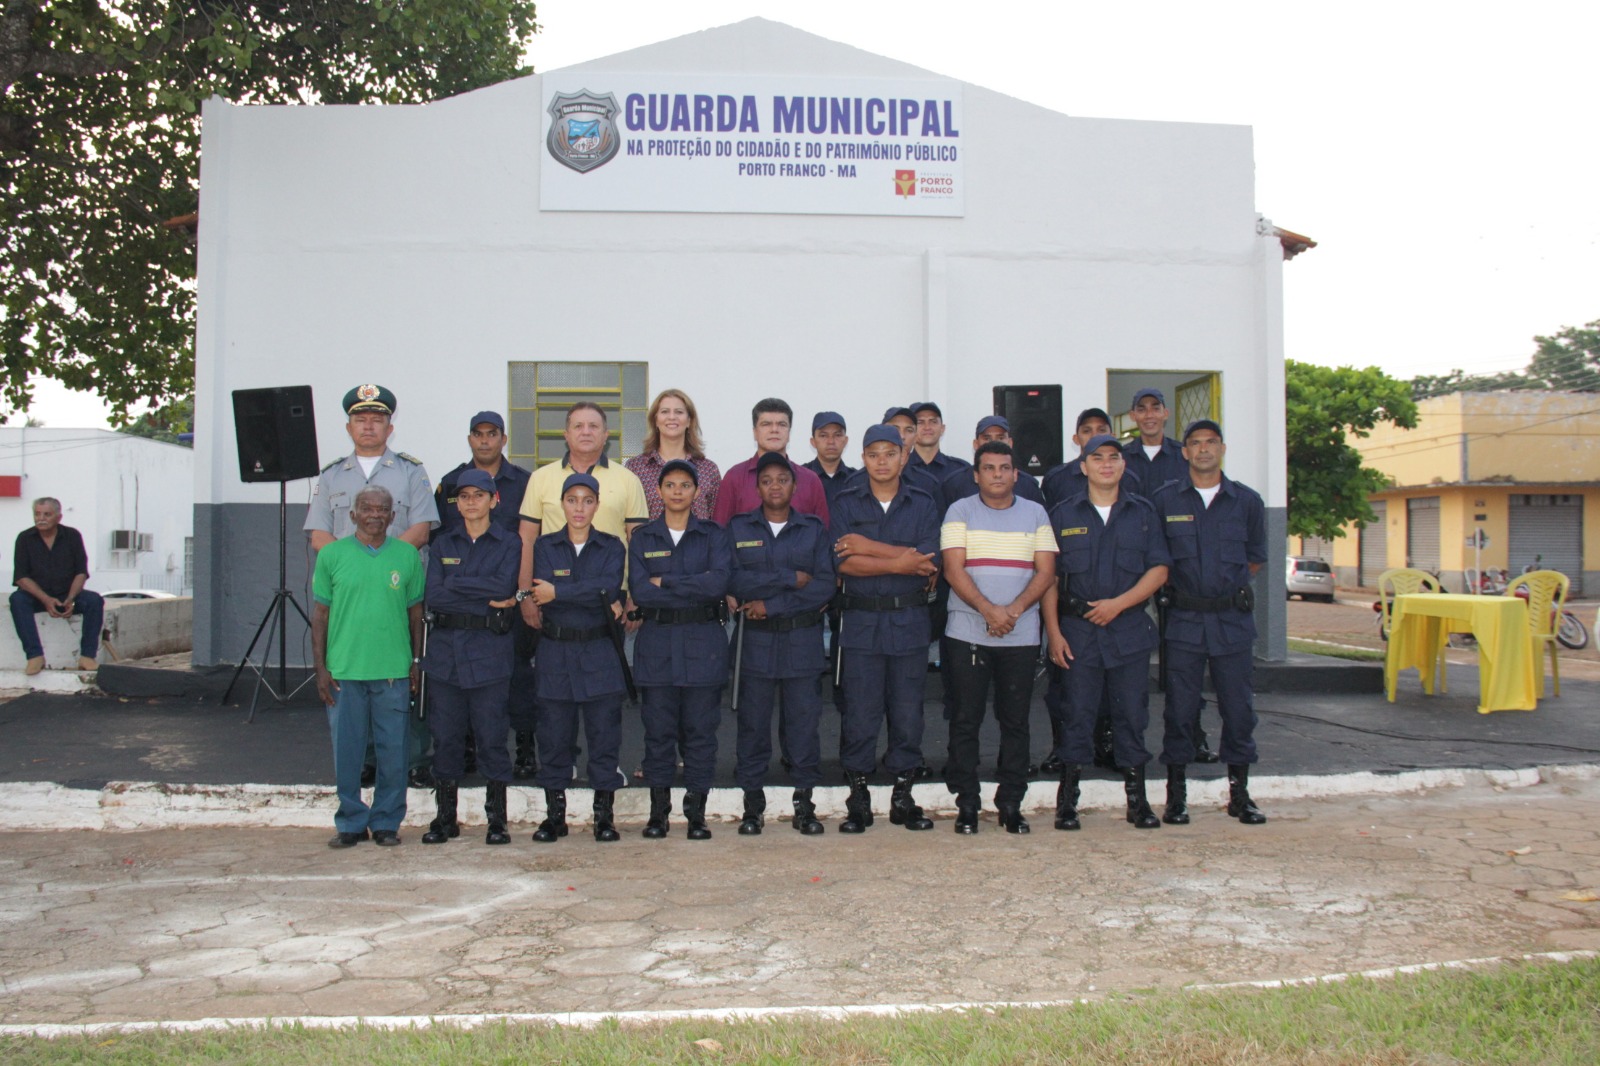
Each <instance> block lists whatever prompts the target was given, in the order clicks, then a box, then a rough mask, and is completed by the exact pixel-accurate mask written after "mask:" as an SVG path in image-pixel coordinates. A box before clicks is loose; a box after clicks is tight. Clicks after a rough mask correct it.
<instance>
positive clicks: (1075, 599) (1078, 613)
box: [1056, 593, 1150, 618]
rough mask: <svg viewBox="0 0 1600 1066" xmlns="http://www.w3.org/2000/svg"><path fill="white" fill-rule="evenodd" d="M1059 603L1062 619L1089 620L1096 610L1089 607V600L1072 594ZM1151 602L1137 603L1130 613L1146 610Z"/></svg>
mask: <svg viewBox="0 0 1600 1066" xmlns="http://www.w3.org/2000/svg"><path fill="white" fill-rule="evenodd" d="M1057 602H1058V603H1059V605H1060V606H1059V609H1058V610H1057V611H1056V613H1057V614H1058V615H1059V616H1060V617H1062V618H1087V617H1088V615H1089V612H1090V611H1092V610H1094V608H1093V607H1091V606H1089V601H1088V600H1086V599H1084V598H1083V597H1082V596H1074V595H1072V594H1070V593H1067V594H1064V595H1063V596H1062V597H1061V599H1060V600H1059V601H1057ZM1149 602H1150V601H1149V600H1144V601H1141V602H1139V603H1136V604H1134V605H1133V606H1132V607H1129V608H1128V611H1142V610H1144V608H1145V605H1146V604H1148V603H1149ZM1128 611H1124V612H1122V613H1123V614H1127V613H1128Z"/></svg>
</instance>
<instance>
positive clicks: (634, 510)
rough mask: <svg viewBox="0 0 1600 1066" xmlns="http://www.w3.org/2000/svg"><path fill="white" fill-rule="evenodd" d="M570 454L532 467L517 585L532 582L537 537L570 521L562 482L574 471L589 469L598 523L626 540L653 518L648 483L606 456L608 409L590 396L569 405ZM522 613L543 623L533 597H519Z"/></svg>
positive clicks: (524, 503) (531, 621)
mask: <svg viewBox="0 0 1600 1066" xmlns="http://www.w3.org/2000/svg"><path fill="white" fill-rule="evenodd" d="M564 435H565V437H566V441H567V454H566V455H565V456H563V457H562V459H561V461H560V462H559V463H546V464H545V465H544V466H541V467H540V468H539V469H537V470H535V471H534V472H533V477H531V478H530V479H529V480H528V489H527V491H526V492H525V493H523V496H522V570H521V574H520V576H519V577H518V579H517V587H518V588H519V589H528V588H531V587H532V586H533V542H534V541H536V540H538V539H539V538H540V537H541V536H542V535H544V534H546V533H554V532H556V531H557V530H559V529H561V528H562V527H563V526H565V525H566V524H567V520H566V516H565V515H564V514H563V513H562V510H561V486H562V484H563V483H564V482H565V481H566V479H567V476H568V475H569V474H573V473H579V474H588V475H590V476H591V477H593V478H594V479H595V480H596V481H597V482H599V483H600V509H599V511H598V512H596V514H595V516H594V528H596V529H598V530H600V531H601V532H602V533H610V534H611V535H612V536H614V537H621V538H622V540H623V542H624V543H626V542H627V539H628V537H629V535H630V534H632V532H633V531H634V530H635V529H637V528H638V527H639V526H642V525H644V523H645V522H647V521H649V520H650V508H649V504H648V503H647V502H646V501H645V497H644V486H643V485H641V484H640V483H639V479H638V478H637V477H635V476H634V474H633V471H631V470H629V469H628V468H627V467H625V466H623V465H622V464H621V463H612V462H610V461H609V460H608V459H607V458H606V444H607V442H608V441H609V440H610V436H609V433H608V431H607V428H606V413H605V412H604V411H602V410H601V409H600V406H599V405H598V404H595V403H591V402H589V401H588V400H580V401H578V402H577V403H575V404H573V405H572V406H571V407H569V408H567V428H566V431H565V434H564ZM518 599H519V600H520V601H521V603H522V617H523V618H524V619H525V620H526V621H527V623H528V624H529V625H531V626H538V625H539V607H538V605H537V604H536V603H534V601H533V599H532V598H531V597H527V596H519V597H518Z"/></svg>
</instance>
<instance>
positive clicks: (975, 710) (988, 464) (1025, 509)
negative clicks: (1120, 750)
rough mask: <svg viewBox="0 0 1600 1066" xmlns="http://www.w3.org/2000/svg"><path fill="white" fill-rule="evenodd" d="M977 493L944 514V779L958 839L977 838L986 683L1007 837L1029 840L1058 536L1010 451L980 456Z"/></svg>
mask: <svg viewBox="0 0 1600 1066" xmlns="http://www.w3.org/2000/svg"><path fill="white" fill-rule="evenodd" d="M974 459H975V463H976V465H975V466H974V467H973V473H972V476H973V477H974V478H975V479H976V481H977V484H978V494H977V495H976V496H968V497H967V498H966V499H963V500H957V501H956V502H955V503H953V504H951V505H950V510H949V511H948V512H947V513H946V514H945V519H944V526H943V528H942V529H941V531H940V536H939V547H940V549H941V550H942V551H943V553H944V573H945V577H946V579H947V580H948V581H949V582H950V591H951V592H952V593H953V595H952V596H951V597H950V616H949V621H948V622H947V623H946V626H945V636H946V637H947V638H948V639H947V640H946V642H945V647H946V648H947V649H948V652H947V653H948V654H949V655H950V658H951V661H950V688H951V697H952V699H951V704H952V705H951V712H950V759H949V762H948V763H947V764H946V766H945V782H946V784H947V785H948V787H949V789H950V791H951V792H953V793H955V797H956V810H957V814H956V832H958V833H962V834H970V833H976V832H977V831H978V810H979V808H980V807H981V806H982V802H983V801H982V799H981V797H980V796H979V794H978V730H979V728H980V727H981V726H982V725H983V714H984V708H985V705H986V704H987V703H988V701H989V685H990V682H991V681H992V682H993V684H994V717H995V721H996V722H998V723H999V725H1000V766H999V787H998V788H997V789H996V790H995V796H994V805H995V810H996V811H997V812H998V813H999V816H1000V824H1001V825H1002V826H1004V827H1005V830H1006V832H1008V833H1026V832H1027V831H1028V823H1027V822H1026V821H1025V820H1023V817H1022V811H1021V806H1022V798H1023V796H1024V794H1026V792H1027V791H1028V744H1029V736H1028V705H1029V703H1030V701H1031V700H1032V699H1033V667H1034V661H1035V660H1036V659H1037V658H1038V655H1039V599H1040V597H1042V596H1043V595H1044V594H1045V591H1046V590H1047V589H1049V588H1050V587H1051V585H1052V584H1053V583H1054V582H1055V577H1056V551H1057V545H1056V539H1055V537H1054V536H1053V535H1052V534H1051V531H1050V518H1049V516H1048V515H1047V514H1045V510H1044V508H1043V507H1042V506H1040V505H1039V504H1037V503H1035V502H1033V501H1032V500H1026V499H1023V498H1021V497H1019V496H1018V495H1017V494H1016V485H1017V471H1016V467H1015V465H1014V461H1013V457H1012V454H1011V446H1010V445H1008V444H1006V443H1004V442H1002V441H988V442H986V443H984V444H983V445H981V446H980V447H979V448H978V452H977V455H976V456H974Z"/></svg>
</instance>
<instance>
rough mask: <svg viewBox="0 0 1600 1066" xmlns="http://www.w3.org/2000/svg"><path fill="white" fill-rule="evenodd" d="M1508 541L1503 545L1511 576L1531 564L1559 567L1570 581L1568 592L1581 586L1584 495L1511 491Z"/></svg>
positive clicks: (1576, 591)
mask: <svg viewBox="0 0 1600 1066" xmlns="http://www.w3.org/2000/svg"><path fill="white" fill-rule="evenodd" d="M1510 518H1511V523H1510V541H1509V543H1508V544H1507V545H1506V551H1507V558H1508V559H1509V560H1510V561H1511V565H1510V567H1508V569H1509V570H1510V571H1511V576H1512V577H1515V576H1516V575H1518V574H1520V573H1521V572H1522V568H1523V567H1525V566H1530V565H1532V564H1533V562H1534V559H1535V557H1536V556H1538V557H1540V558H1539V560H1538V568H1539V569H1540V570H1559V571H1561V572H1562V573H1563V574H1566V575H1567V579H1568V580H1570V581H1571V582H1572V590H1571V591H1570V592H1569V593H1568V594H1567V595H1569V596H1576V595H1578V594H1579V593H1580V592H1582V587H1583V497H1582V496H1571V495H1554V496H1552V495H1548V494H1531V495H1528V494H1514V495H1512V497H1511V508H1510Z"/></svg>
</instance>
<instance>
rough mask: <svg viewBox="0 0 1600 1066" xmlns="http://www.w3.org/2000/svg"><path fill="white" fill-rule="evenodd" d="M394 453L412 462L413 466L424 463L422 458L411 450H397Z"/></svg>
mask: <svg viewBox="0 0 1600 1066" xmlns="http://www.w3.org/2000/svg"><path fill="white" fill-rule="evenodd" d="M394 454H395V457H396V458H398V459H404V460H405V461H406V462H408V463H410V464H411V465H412V466H421V465H422V460H421V459H418V458H417V457H416V456H415V455H412V454H411V453H409V452H395V453H394Z"/></svg>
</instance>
